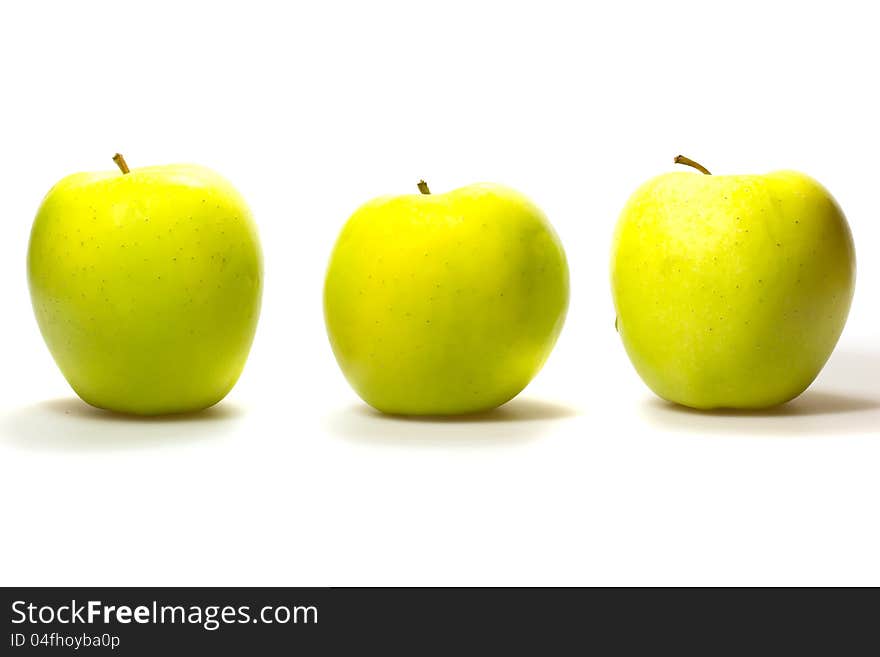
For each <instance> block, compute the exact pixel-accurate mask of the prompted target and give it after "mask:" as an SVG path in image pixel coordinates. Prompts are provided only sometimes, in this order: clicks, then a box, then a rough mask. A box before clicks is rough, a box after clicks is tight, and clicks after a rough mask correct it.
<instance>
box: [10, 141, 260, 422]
mask: <svg viewBox="0 0 880 657" xmlns="http://www.w3.org/2000/svg"><path fill="white" fill-rule="evenodd" d="M114 160H115V161H116V162H117V165H118V166H119V168H120V171H112V172H111V171H102V172H96V173H77V174H74V175H71V176H68V177H66V178H64V179H63V180H61V181H60V182H59V183H57V184H56V185H55V186H54V187H53V188H52V189H51V190H50V191H49V193H48V194H47V195H46V197H45V198H44V199H43V203H42V205H41V206H40V209H39V211H38V212H37V216H36V219H35V220H34V225H33V229H32V231H31V237H30V245H29V248H28V258H27V269H28V282H29V285H30V292H31V300H32V302H33V307H34V312H35V314H36V318H37V323H38V324H39V326H40V330H41V332H42V334H43V338H44V339H45V341H46V344H47V346H48V347H49V351H50V352H51V353H52V356H53V357H54V358H55V362H56V363H57V364H58V367H59V368H60V369H61V372H62V374H63V375H64V376H65V378H66V379H67V381H68V382H69V383H70V385H71V387H72V388H73V389H74V390H75V391H76V393H77V394H78V395H79V396H80V397H81V398H82V399H83V400H84V401H86V402H88V403H89V404H91V405H93V406H97V407H99V408H104V409H108V410H112V411H118V412H123V413H133V414H138V415H159V414H166V413H181V412H187V411H196V410H199V409H203V408H206V407H208V406H211V405H213V404H215V403H217V402H218V401H220V400H221V399H223V397H224V396H225V395H226V393H228V392H229V390H230V389H231V388H232V386H233V385H234V384H235V382H236V380H237V379H238V377H239V375H240V374H241V371H242V369H243V367H244V364H245V360H246V359H247V355H248V351H249V350H250V346H251V342H252V340H253V337H254V332H255V330H256V326H257V319H258V317H259V314H260V299H261V293H262V287H263V273H262V270H263V265H262V255H261V251H260V244H259V240H258V237H257V229H256V226H255V224H254V221H253V219H252V218H251V213H250V211H249V210H248V207H247V205H246V204H245V202H244V199H242V197H241V196H240V195H239V194H238V192H236V190H235V189H234V188H233V187H232V185H230V184H229V183H228V182H227V181H226V180H225V179H223V178H222V177H221V176H220V175H218V174H217V173H215V172H213V171H211V170H210V169H206V168H204V167H200V166H195V165H190V164H181V165H172V166H154V167H145V168H140V169H132V170H129V169H128V166H127V165H126V164H125V160H124V159H123V158H122V156H120V155H117V156H116V157H114Z"/></svg>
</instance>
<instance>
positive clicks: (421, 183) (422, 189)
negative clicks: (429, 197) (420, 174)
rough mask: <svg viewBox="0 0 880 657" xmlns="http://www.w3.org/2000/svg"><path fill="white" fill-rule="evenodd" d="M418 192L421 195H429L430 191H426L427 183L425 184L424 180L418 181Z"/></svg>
mask: <svg viewBox="0 0 880 657" xmlns="http://www.w3.org/2000/svg"><path fill="white" fill-rule="evenodd" d="M419 191H420V192H421V193H422V194H430V193H431V190H430V189H428V183H426V182H425V181H424V180H420V181H419Z"/></svg>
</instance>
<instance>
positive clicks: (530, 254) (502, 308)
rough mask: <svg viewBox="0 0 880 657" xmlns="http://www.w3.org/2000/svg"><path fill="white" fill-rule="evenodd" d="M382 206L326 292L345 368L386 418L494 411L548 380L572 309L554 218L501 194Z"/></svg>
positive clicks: (370, 214)
mask: <svg viewBox="0 0 880 657" xmlns="http://www.w3.org/2000/svg"><path fill="white" fill-rule="evenodd" d="M419 188H420V190H421V192H422V193H421V194H407V195H403V196H395V197H390V196H386V197H381V198H377V199H374V200H372V201H370V202H368V203H366V204H365V205H363V206H362V207H361V208H360V209H359V210H357V211H356V212H355V213H354V214H353V215H352V216H351V218H350V219H349V220H348V222H347V223H346V224H345V227H344V228H343V230H342V233H341V235H340V236H339V239H338V241H337V242H336V246H335V248H334V250H333V254H332V257H331V259H330V265H329V268H328V270H327V278H326V282H325V285H324V316H325V319H326V323H327V333H328V335H329V338H330V343H331V345H332V347H333V351H334V353H335V355H336V359H337V361H338V362H339V365H340V367H341V368H342V371H343V373H344V374H345V376H346V377H347V379H348V381H349V383H351V385H352V387H353V388H354V389H355V391H356V392H357V393H358V394H359V395H360V396H361V397H362V398H363V399H364V401H366V402H367V403H368V404H370V405H371V406H373V407H374V408H376V409H378V410H380V411H383V412H386V413H394V414H403V415H454V414H463V413H472V412H477V411H485V410H488V409H491V408H494V407H496V406H499V405H501V404H503V403H504V402H506V401H508V400H510V399H512V398H513V397H515V396H516V395H517V394H518V393H519V392H520V391H521V390H522V389H523V388H525V386H526V385H527V384H528V383H529V381H531V379H532V378H533V377H534V376H535V374H537V372H538V370H540V369H541V366H542V365H543V364H544V361H545V360H546V359H547V357H548V355H549V354H550V351H551V349H552V348H553V345H554V344H555V342H556V338H557V337H558V335H559V332H560V330H561V329H562V324H563V322H564V320H565V313H566V310H567V308H568V265H567V263H566V259H565V252H564V251H563V249H562V244H561V243H560V241H559V238H558V237H557V236H556V233H555V232H554V231H553V228H552V227H551V225H550V223H549V222H548V221H547V219H546V217H545V216H544V214H543V213H542V212H541V210H539V209H538V208H537V207H536V206H535V205H534V204H532V203H531V202H530V201H529V200H528V199H527V198H526V197H524V196H523V195H521V194H519V193H518V192H515V191H514V190H512V189H508V188H506V187H502V186H500V185H494V184H478V185H471V186H468V187H463V188H461V189H458V190H455V191H452V192H448V193H446V194H436V195H434V194H430V193H429V191H428V188H427V185H425V184H424V182H422V183H420V184H419Z"/></svg>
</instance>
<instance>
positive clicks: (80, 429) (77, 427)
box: [0, 398, 243, 452]
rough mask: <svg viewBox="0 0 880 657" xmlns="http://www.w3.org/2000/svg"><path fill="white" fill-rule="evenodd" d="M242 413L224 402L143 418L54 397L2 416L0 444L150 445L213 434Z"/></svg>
mask: <svg viewBox="0 0 880 657" xmlns="http://www.w3.org/2000/svg"><path fill="white" fill-rule="evenodd" d="M242 414H243V411H242V409H241V408H240V407H238V406H236V405H235V404H230V403H228V402H221V403H220V404H218V405H216V406H212V407H211V408H208V409H205V410H203V411H198V412H195V413H181V414H178V415H162V416H155V417H139V416H133V415H124V414H120V413H113V412H111V411H104V410H101V409H99V408H94V407H92V406H89V405H88V404H86V403H85V402H83V401H81V400H79V399H77V398H65V399H52V400H48V401H44V402H41V403H39V404H34V405H32V406H27V407H24V408H20V409H17V410H15V411H12V412H11V413H9V414H7V415H5V416H3V417H0V437H2V440H0V444H3V445H6V446H9V447H12V448H16V449H26V450H38V451H69V452H82V451H96V452H104V451H116V450H129V449H152V448H157V447H164V446H173V445H179V444H181V443H184V442H186V443H190V442H195V441H199V440H208V439H211V438H214V437H216V436H218V435H221V434H222V433H225V432H226V431H227V430H228V429H230V428H231V427H232V426H233V425H234V423H235V421H236V420H237V419H238V418H240V417H241V415H242Z"/></svg>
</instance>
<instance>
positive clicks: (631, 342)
mask: <svg viewBox="0 0 880 657" xmlns="http://www.w3.org/2000/svg"><path fill="white" fill-rule="evenodd" d="M611 260H612V266H611V286H612V293H613V297H614V306H615V309H616V311H617V329H618V332H619V333H620V337H621V338H622V340H623V344H624V347H625V348H626V351H627V354H628V355H629V357H630V359H631V360H632V363H633V365H634V366H635V368H636V370H637V371H638V373H639V375H640V376H641V377H642V379H643V380H644V381H645V383H646V384H647V385H648V386H649V387H650V388H651V389H652V390H653V391H654V392H655V393H656V394H657V395H659V396H660V397H662V398H663V399H666V400H668V401H671V402H675V403H678V404H683V405H685V406H690V407H693V408H697V409H717V408H730V409H760V408H766V407H770V406H774V405H776V404H780V403H783V402H786V401H789V400H791V399H793V398H795V397H797V396H798V395H799V394H801V393H802V392H803V391H804V390H806V388H807V387H808V386H809V385H810V383H811V382H812V381H813V379H815V377H816V376H817V375H818V374H819V371H820V370H821V369H822V367H823V365H824V364H825V362H826V361H827V360H828V357H829V356H830V355H831V352H832V350H833V349H834V346H835V344H836V343H837V340H838V338H839V337H840V334H841V331H842V330H843V327H844V324H845V323H846V318H847V314H848V313H849V307H850V303H851V301H852V296H853V290H854V286H855V249H854V246H853V240H852V235H851V233H850V229H849V226H848V224H847V222H846V218H845V217H844V215H843V213H842V212H841V210H840V208H839V207H838V205H837V203H836V202H835V201H834V199H833V198H832V197H831V195H830V194H829V193H828V192H827V191H826V190H825V189H824V188H823V187H822V186H821V185H820V184H819V183H817V182H816V181H815V180H813V179H811V178H809V177H807V176H805V175H803V174H800V173H797V172H793V171H779V172H775V173H770V174H767V175H762V176H757V175H741V176H713V175H703V174H701V173H690V172H676V173H669V174H666V175H661V176H659V177H657V178H654V179H653V180H650V181H649V182H647V183H646V184H644V185H643V186H642V187H641V188H640V189H639V190H638V191H636V192H635V194H633V195H632V197H631V198H630V199H629V201H628V203H627V204H626V207H625V208H624V209H623V212H622V214H621V216H620V220H619V222H618V224H617V229H616V233H615V236H614V244H613V249H612V259H611Z"/></svg>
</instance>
